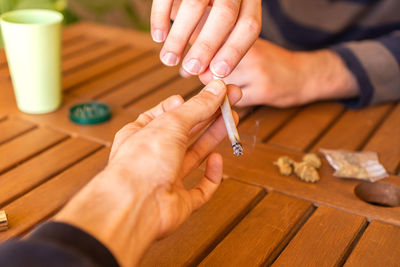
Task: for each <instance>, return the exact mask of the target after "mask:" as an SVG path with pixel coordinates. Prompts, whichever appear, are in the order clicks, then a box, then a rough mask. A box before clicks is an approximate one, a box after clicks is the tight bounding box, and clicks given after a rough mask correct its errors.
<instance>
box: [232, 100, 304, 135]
mask: <svg viewBox="0 0 400 267" xmlns="http://www.w3.org/2000/svg"><path fill="white" fill-rule="evenodd" d="M296 111H297V109H294V108H291V109H277V108H271V107H260V108H259V109H257V110H256V111H255V112H254V113H252V114H250V115H249V116H248V117H247V118H246V119H245V120H244V121H243V122H241V123H240V125H239V127H238V130H239V132H240V135H241V136H246V137H247V138H249V137H252V138H255V139H256V141H257V142H262V141H264V140H265V139H267V138H268V137H269V136H270V135H271V134H272V133H273V132H274V131H276V130H277V129H278V128H279V127H280V126H281V125H282V124H283V123H285V122H286V121H287V120H288V119H289V118H290V117H291V116H293V115H294V114H295V112H296Z"/></svg>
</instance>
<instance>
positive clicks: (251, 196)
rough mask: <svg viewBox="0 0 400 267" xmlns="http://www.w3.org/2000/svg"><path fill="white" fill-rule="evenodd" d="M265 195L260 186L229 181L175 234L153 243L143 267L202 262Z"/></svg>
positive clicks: (142, 263)
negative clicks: (213, 247) (216, 244)
mask: <svg viewBox="0 0 400 267" xmlns="http://www.w3.org/2000/svg"><path fill="white" fill-rule="evenodd" d="M197 175H202V173H198V174H197ZM263 195H264V192H263V190H262V189H261V188H259V187H254V186H249V185H246V184H242V183H239V182H236V181H233V180H225V181H224V182H223V183H222V184H221V186H220V188H219V189H218V190H217V192H216V193H215V195H214V196H213V198H212V199H211V200H210V201H209V202H208V203H207V204H206V205H205V206H203V207H202V208H201V209H199V210H198V211H196V212H195V213H193V214H192V216H191V217H190V218H189V220H187V221H186V222H185V223H184V224H183V225H182V226H181V227H180V228H179V229H178V230H177V231H176V232H175V233H174V234H173V235H171V236H169V237H168V238H166V239H164V240H161V241H159V242H156V243H155V244H153V246H152V247H151V248H150V250H149V251H148V252H147V254H146V255H145V256H144V258H143V260H142V262H141V264H140V266H188V265H194V264H196V263H198V262H199V261H200V260H201V259H202V258H203V257H204V256H205V254H206V253H207V252H208V251H209V250H210V249H211V248H212V246H213V245H214V244H215V243H217V242H218V241H219V240H220V239H222V238H223V236H224V235H225V234H226V233H227V232H229V231H230V229H231V228H232V227H233V226H234V225H235V224H236V223H237V222H238V221H239V220H240V218H241V217H243V216H244V215H245V214H246V212H247V211H248V210H249V209H251V207H252V206H253V205H254V204H255V203H256V202H258V201H259V200H260V197H262V196H263Z"/></svg>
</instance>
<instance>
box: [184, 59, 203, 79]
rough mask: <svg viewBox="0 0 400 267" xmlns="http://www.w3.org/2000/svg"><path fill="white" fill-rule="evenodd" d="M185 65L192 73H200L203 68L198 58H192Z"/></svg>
mask: <svg viewBox="0 0 400 267" xmlns="http://www.w3.org/2000/svg"><path fill="white" fill-rule="evenodd" d="M183 67H184V68H185V70H186V71H187V72H189V73H190V74H193V75H198V74H199V73H200V70H201V63H200V61H198V60H197V59H191V60H189V61H188V62H185V64H184V66H183Z"/></svg>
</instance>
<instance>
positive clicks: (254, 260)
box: [200, 192, 313, 267]
mask: <svg viewBox="0 0 400 267" xmlns="http://www.w3.org/2000/svg"><path fill="white" fill-rule="evenodd" d="M312 210H313V205H312V204H311V203H310V202H306V201H304V200H300V199H295V198H292V197H289V196H286V195H283V194H280V193H275V192H272V193H270V194H268V195H267V196H266V197H265V198H264V199H263V200H262V201H260V203H258V205H257V206H256V207H255V208H254V209H253V210H252V211H250V213H249V214H248V215H247V216H246V217H245V218H244V219H243V220H242V221H241V222H240V223H239V224H238V225H237V226H236V227H235V228H234V229H233V230H232V232H230V233H229V234H228V236H227V237H225V239H224V240H223V241H222V242H221V243H219V244H218V246H217V247H216V248H215V249H214V250H213V251H212V252H211V253H210V254H209V255H208V256H207V258H205V259H204V261H203V262H202V263H201V264H200V266H249V267H250V266H265V265H269V264H270V263H271V262H272V261H273V260H274V259H275V258H276V256H277V255H278V254H279V253H280V251H281V250H282V249H283V248H284V246H285V245H286V244H287V242H289V240H290V238H291V237H292V236H293V235H294V234H295V232H296V231H297V229H298V228H299V227H300V226H301V224H302V223H303V222H304V221H305V220H306V218H307V217H308V216H309V215H310V214H311V212H312Z"/></svg>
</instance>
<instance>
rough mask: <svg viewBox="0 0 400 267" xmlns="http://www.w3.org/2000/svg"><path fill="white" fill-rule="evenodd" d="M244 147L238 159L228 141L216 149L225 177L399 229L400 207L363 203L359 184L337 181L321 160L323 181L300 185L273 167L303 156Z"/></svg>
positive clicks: (257, 146)
mask: <svg viewBox="0 0 400 267" xmlns="http://www.w3.org/2000/svg"><path fill="white" fill-rule="evenodd" d="M243 144H244V155H243V156H241V157H239V158H238V157H235V156H234V155H233V153H232V147H231V145H230V143H229V141H227V140H226V141H224V142H223V143H222V144H221V145H220V146H219V147H218V148H217V150H216V151H217V152H219V153H221V154H222V156H223V157H224V174H225V175H227V176H229V177H234V178H236V179H239V180H241V181H243V182H246V183H250V184H256V185H260V186H263V187H265V188H268V190H276V191H279V192H283V193H285V194H289V195H291V196H295V197H299V198H302V199H306V200H309V201H311V202H313V203H317V204H324V205H328V206H333V207H339V208H340V209H341V210H346V211H349V212H351V213H355V214H359V215H362V216H366V217H368V218H373V219H378V220H382V221H385V222H388V223H392V224H396V225H400V207H393V208H390V209H388V208H382V207H380V206H376V205H371V204H368V203H366V202H364V201H362V200H360V199H359V198H358V197H357V196H356V195H355V194H354V188H355V186H356V185H358V184H359V183H360V181H358V180H344V179H340V178H337V177H334V176H333V170H332V167H331V166H330V165H329V163H328V162H327V161H326V160H324V159H323V160H322V167H321V169H320V170H319V173H320V176H321V180H320V181H319V182H318V183H315V184H310V183H305V182H303V181H301V180H300V179H298V178H297V177H296V176H295V175H291V176H289V177H286V176H282V175H281V174H279V171H278V168H277V167H276V166H275V165H274V164H273V162H274V161H276V160H277V159H278V158H279V157H281V156H289V157H291V158H293V159H294V160H296V161H301V158H302V156H303V153H299V152H294V151H289V150H285V149H281V148H277V147H275V146H270V145H267V144H263V143H257V144H255V145H254V144H253V143H250V144H249V143H247V142H243ZM383 181H384V182H387V183H391V184H394V185H397V186H400V179H399V177H398V176H390V177H389V178H386V179H385V180H383Z"/></svg>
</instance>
